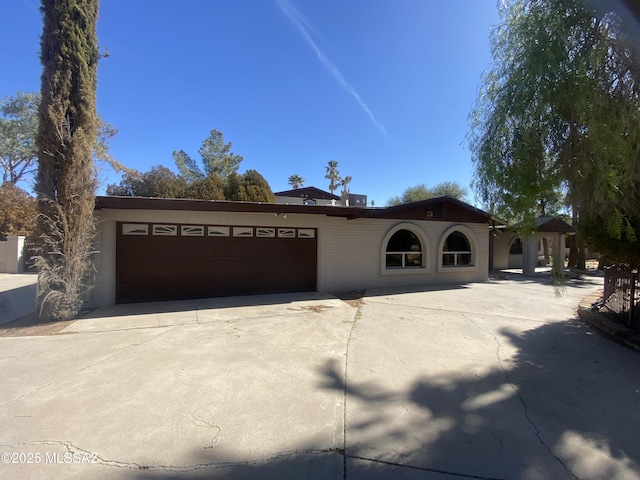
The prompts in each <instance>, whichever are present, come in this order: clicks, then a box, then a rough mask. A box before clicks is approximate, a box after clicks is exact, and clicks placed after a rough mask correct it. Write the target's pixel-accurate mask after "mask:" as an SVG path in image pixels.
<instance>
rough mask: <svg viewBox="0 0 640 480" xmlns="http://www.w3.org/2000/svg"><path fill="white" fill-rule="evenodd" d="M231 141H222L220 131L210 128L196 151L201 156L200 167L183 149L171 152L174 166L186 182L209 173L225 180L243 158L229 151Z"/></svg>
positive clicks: (198, 178)
mask: <svg viewBox="0 0 640 480" xmlns="http://www.w3.org/2000/svg"><path fill="white" fill-rule="evenodd" d="M231 146H232V144H231V142H227V143H225V142H224V136H223V135H222V132H220V131H218V130H215V129H213V130H211V132H210V133H209V137H207V138H205V139H204V140H203V141H202V146H201V147H200V148H199V149H198V153H199V154H200V157H201V158H202V168H200V167H199V166H198V163H197V162H196V161H195V160H194V159H193V158H191V157H190V156H189V154H187V153H186V152H185V151H184V150H179V151H177V152H173V159H174V160H175V162H176V167H177V168H178V171H179V172H180V175H182V176H183V177H184V178H185V179H186V180H187V182H193V181H194V180H202V179H203V178H205V177H207V176H209V175H216V176H217V177H218V178H220V179H221V180H222V181H226V180H227V179H228V178H229V176H230V175H232V174H234V173H237V172H238V168H239V167H240V162H242V160H243V158H242V156H241V155H236V154H235V153H233V152H232V151H231Z"/></svg>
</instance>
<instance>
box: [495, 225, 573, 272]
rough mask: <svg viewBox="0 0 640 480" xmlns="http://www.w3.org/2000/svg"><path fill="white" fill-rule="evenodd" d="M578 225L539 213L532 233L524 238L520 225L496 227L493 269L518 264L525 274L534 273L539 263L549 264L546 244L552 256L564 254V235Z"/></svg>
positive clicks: (514, 266)
mask: <svg viewBox="0 0 640 480" xmlns="http://www.w3.org/2000/svg"><path fill="white" fill-rule="evenodd" d="M575 231H576V230H575V228H574V227H572V226H571V225H569V224H568V223H567V222H565V221H564V220H562V219H560V218H556V217H539V218H536V220H535V229H534V232H532V234H531V235H528V236H526V237H524V238H521V237H520V236H519V235H518V233H517V228H514V227H511V228H505V229H503V230H495V231H494V234H493V235H492V236H491V265H490V268H491V269H492V270H493V269H495V270H504V269H511V268H517V269H520V268H521V269H522V272H523V273H524V274H532V273H535V268H536V266H540V265H546V259H545V256H546V255H545V245H546V249H547V252H548V254H549V257H553V256H554V252H555V253H556V254H558V255H559V258H561V259H563V260H564V258H565V236H566V234H567V233H573V232H575Z"/></svg>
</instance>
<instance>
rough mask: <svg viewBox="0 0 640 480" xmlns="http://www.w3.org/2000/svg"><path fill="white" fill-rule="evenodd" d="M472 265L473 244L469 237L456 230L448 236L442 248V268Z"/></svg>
mask: <svg viewBox="0 0 640 480" xmlns="http://www.w3.org/2000/svg"><path fill="white" fill-rule="evenodd" d="M469 265H471V244H470V243H469V239H468V238H467V236H466V235H465V234H464V233H462V232H460V231H458V230H455V231H453V232H451V233H450V234H449V236H447V239H446V240H445V242H444V246H443V247H442V266H443V267H460V266H469Z"/></svg>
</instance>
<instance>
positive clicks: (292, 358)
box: [0, 277, 640, 480]
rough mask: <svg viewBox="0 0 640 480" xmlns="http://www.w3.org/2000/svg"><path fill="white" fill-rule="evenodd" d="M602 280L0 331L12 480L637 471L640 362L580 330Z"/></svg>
mask: <svg viewBox="0 0 640 480" xmlns="http://www.w3.org/2000/svg"><path fill="white" fill-rule="evenodd" d="M592 280H593V282H592ZM601 282H602V280H601V279H589V278H586V280H585V281H582V282H570V283H569V285H568V286H567V288H566V290H565V292H564V294H563V295H562V296H560V297H557V296H556V295H555V294H554V289H553V288H552V287H551V286H550V285H548V284H547V283H546V282H545V280H544V279H538V278H524V277H523V278H521V279H517V280H516V279H511V280H503V281H493V282H488V283H483V284H472V285H462V286H458V287H457V288H450V289H433V290H431V291H415V292H410V291H397V292H391V291H376V290H373V291H368V292H367V293H366V296H365V297H364V298H363V299H362V300H361V301H343V300H340V299H338V298H336V297H332V296H330V295H323V294H316V293H314V294H299V295H272V296H259V297H243V298H227V299H212V300H202V301H188V302H186V301H185V302H171V303H158V304H144V305H135V306H134V305H132V306H117V307H111V308H108V309H101V310H97V311H96V312H94V313H93V314H92V315H90V316H89V317H88V318H85V319H83V320H79V321H77V322H74V323H72V324H71V325H69V326H67V327H66V328H65V329H64V330H62V332H60V333H59V334H58V335H53V336H31V337H13V338H0V352H1V353H0V384H1V385H2V388H1V389H0V452H1V455H0V460H2V461H1V462H0V478H38V479H40V478H43V479H48V478H51V479H53V478H70V479H73V478H78V479H80V478H97V479H111V478H115V479H168V478H224V479H244V478H273V479H282V478H309V479H316V478H317V479H350V480H351V479H376V478H380V479H389V478H394V479H397V478H401V479H418V478H420V479H423V478H428V479H442V480H444V479H450V478H474V479H498V478H504V479H518V478H522V479H565V478H566V479H574V478H579V479H632V478H633V479H636V478H638V477H640V443H639V442H638V441H637V440H638V432H639V431H640V410H639V409H638V404H639V400H640V377H639V375H638V372H639V371H640V356H639V355H638V353H637V352H635V351H633V350H631V349H628V348H626V347H623V346H620V345H618V344H616V343H614V342H612V341H610V340H608V339H605V338H603V337H601V336H600V335H598V334H595V333H593V332H592V331H591V330H589V329H588V328H587V327H585V326H583V325H582V324H581V323H579V322H578V321H577V320H575V318H576V315H575V307H576V306H577V304H578V301H579V300H580V299H581V298H582V297H584V296H585V295H587V294H588V293H590V292H591V291H593V290H594V289H595V288H597V287H598V286H599V285H601ZM0 328H2V327H1V326H0Z"/></svg>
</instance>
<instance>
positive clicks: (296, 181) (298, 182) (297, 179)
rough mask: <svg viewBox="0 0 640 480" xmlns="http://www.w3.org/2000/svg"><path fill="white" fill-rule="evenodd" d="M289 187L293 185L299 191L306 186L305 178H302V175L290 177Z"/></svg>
mask: <svg viewBox="0 0 640 480" xmlns="http://www.w3.org/2000/svg"><path fill="white" fill-rule="evenodd" d="M289 185H291V186H292V187H293V189H294V190H297V189H298V188H300V187H301V186H302V185H304V178H302V177H301V176H300V175H295V174H294V175H291V176H290V177H289Z"/></svg>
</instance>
